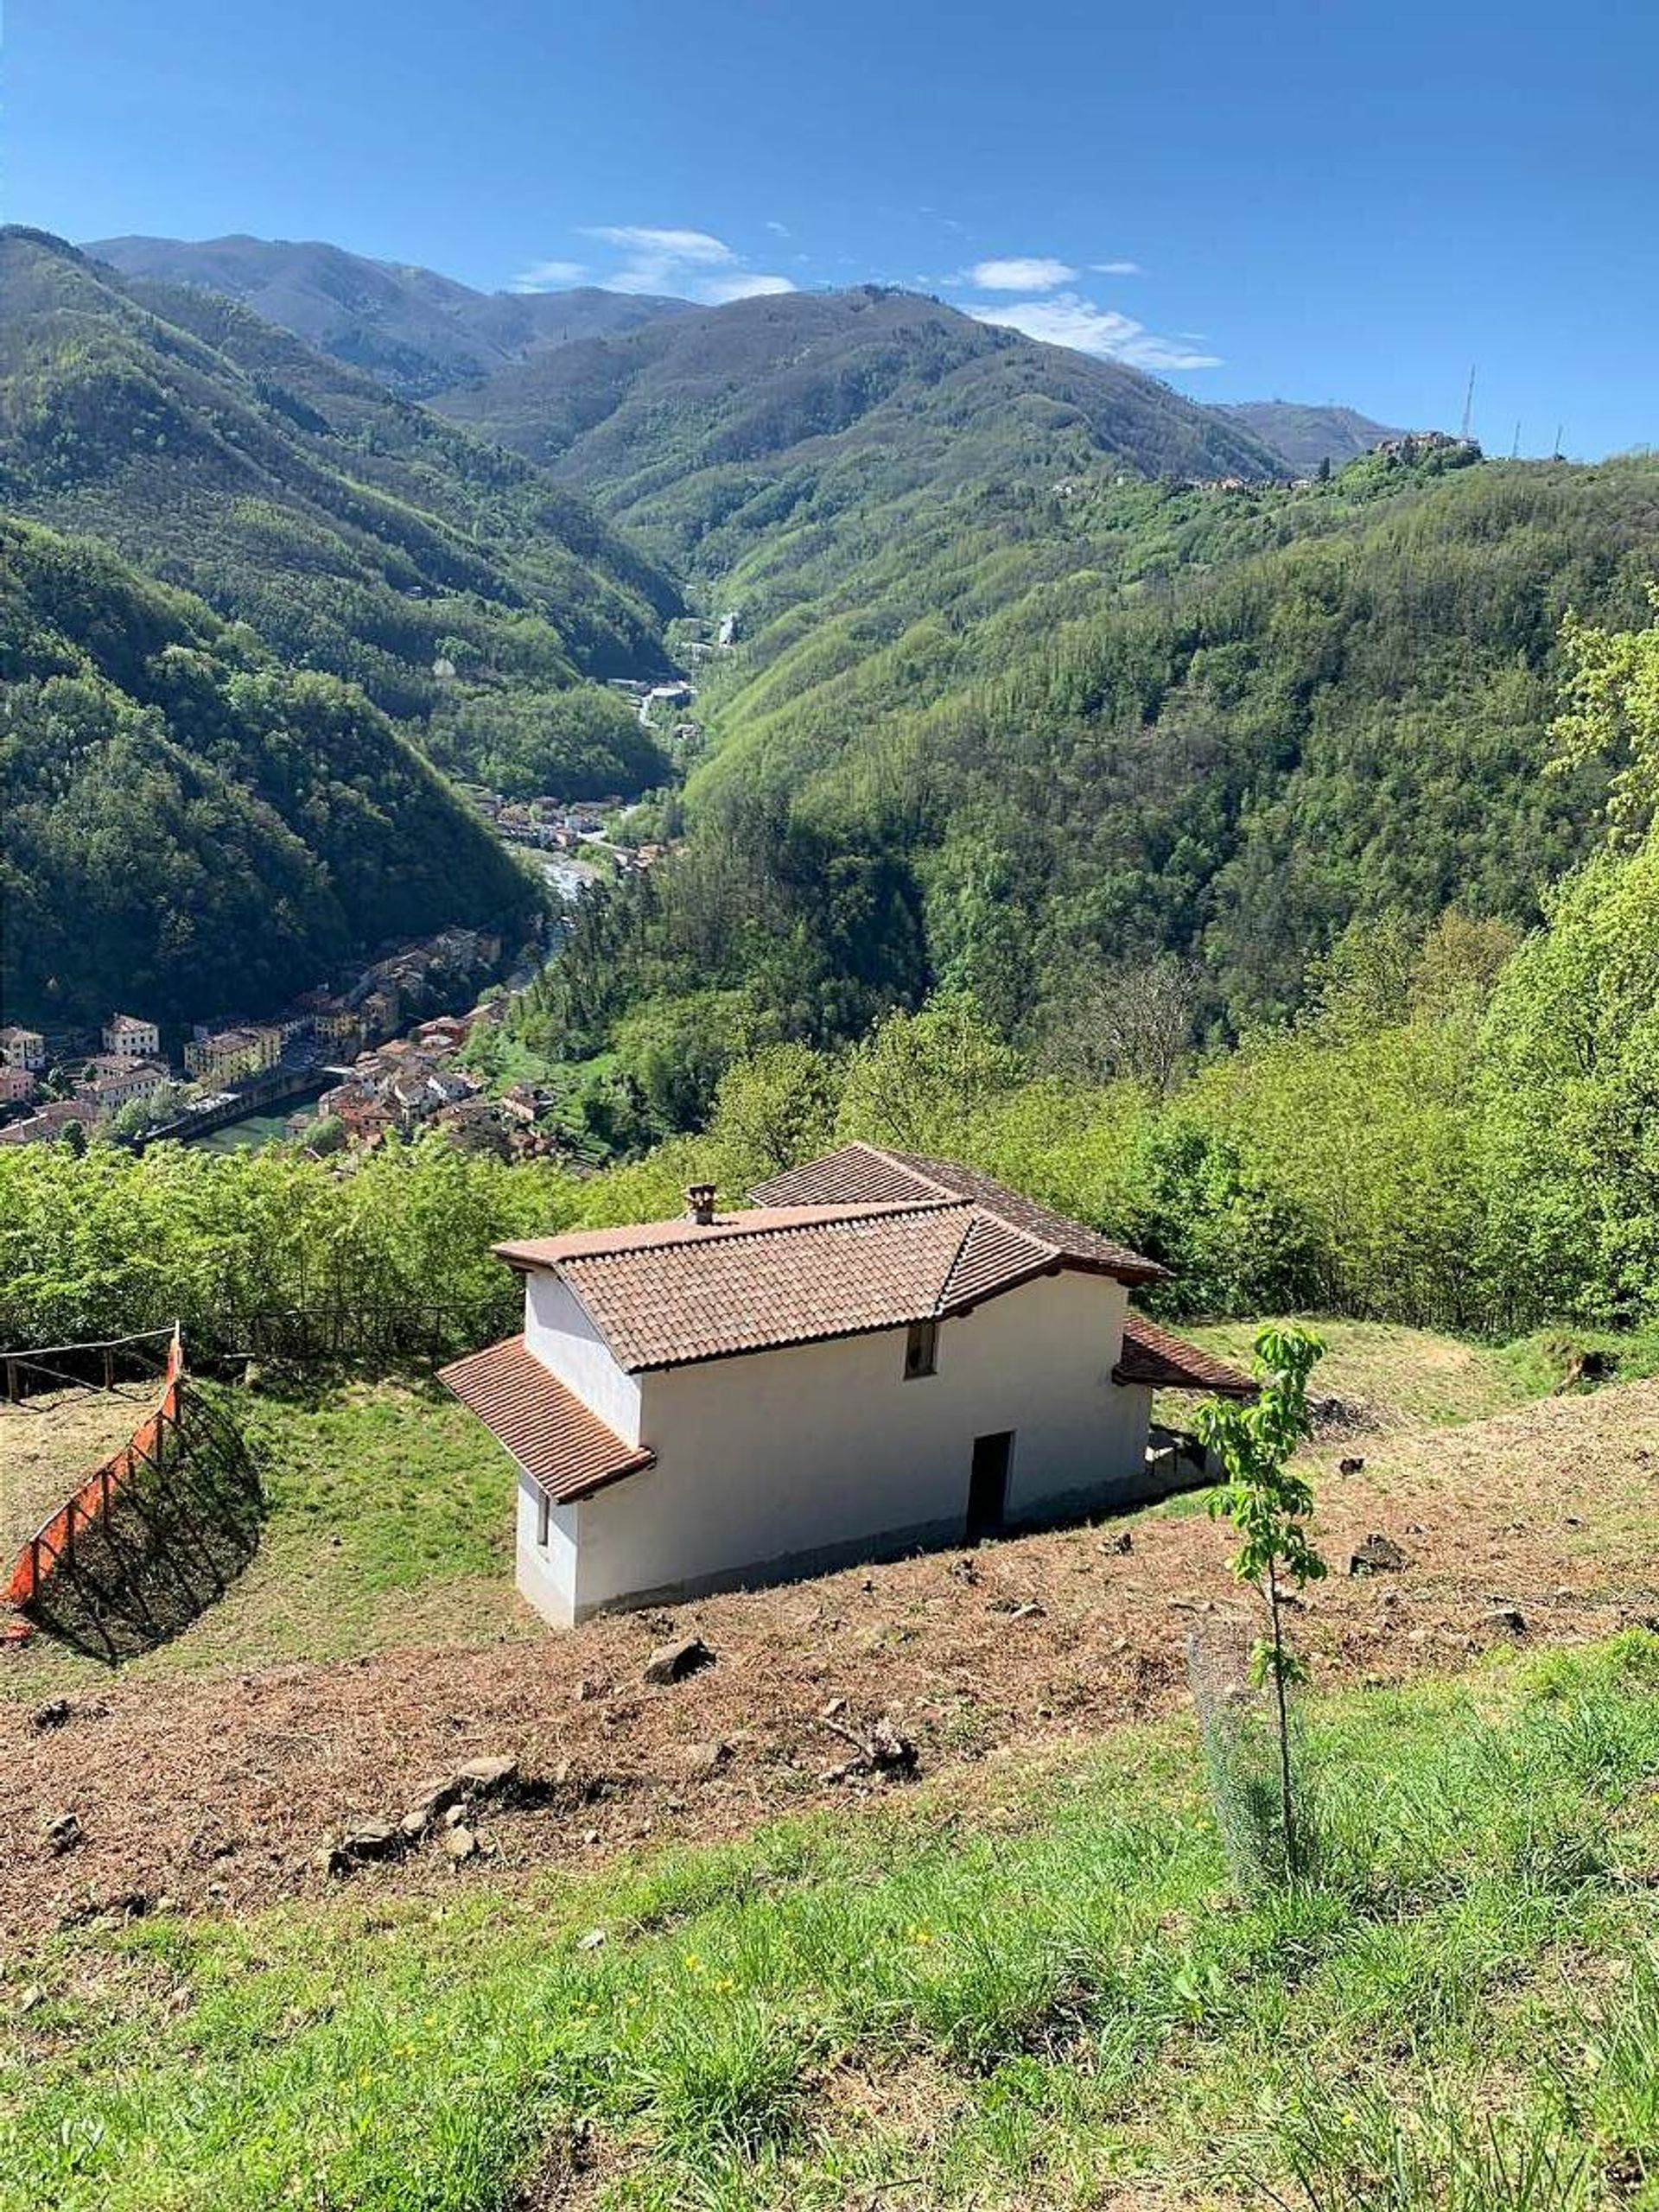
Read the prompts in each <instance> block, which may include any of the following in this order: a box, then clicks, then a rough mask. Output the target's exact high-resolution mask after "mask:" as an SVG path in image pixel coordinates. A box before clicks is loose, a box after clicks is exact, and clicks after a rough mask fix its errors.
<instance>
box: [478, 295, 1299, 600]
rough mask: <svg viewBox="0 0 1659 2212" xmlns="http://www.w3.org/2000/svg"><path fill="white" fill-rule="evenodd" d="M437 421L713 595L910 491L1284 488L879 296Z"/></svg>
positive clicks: (1230, 454)
mask: <svg viewBox="0 0 1659 2212" xmlns="http://www.w3.org/2000/svg"><path fill="white" fill-rule="evenodd" d="M435 405H437V406H438V407H439V408H440V409H441V410H442V411H443V412H445V413H447V414H448V415H451V416H454V417H455V418H456V419H457V420H459V421H463V422H467V423H474V424H476V425H477V426H478V427H479V428H480V429H483V430H486V431H487V432H489V433H490V434H491V435H493V436H495V437H498V438H499V439H501V440H502V441H503V442H504V443H505V444H507V445H509V446H512V447H513V448H515V449H516V450H517V451H518V452H521V453H524V454H529V455H530V456H531V458H532V459H533V460H536V461H543V462H545V463H547V464H548V465H549V466H550V467H551V468H552V469H553V471H554V473H555V474H557V475H558V476H560V477H562V478H563V479H565V480H568V481H569V482H570V483H573V484H577V485H580V486H582V487H583V488H584V489H586V490H588V491H590V492H591V493H592V494H593V496H594V499H596V500H597V501H598V503H599V505H601V507H602V508H603V510H604V512H606V513H607V515H609V516H611V517H613V518H614V519H615V520H616V521H618V522H620V523H621V524H623V525H624V526H626V528H627V529H628V530H629V531H631V532H632V533H633V534H634V535H636V536H637V537H639V540H640V542H641V543H644V544H645V545H648V546H650V547H652V549H653V550H655V551H657V552H658V554H659V555H661V556H662V557H664V559H666V560H669V561H671V562H672V563H675V564H677V565H678V566H681V567H683V568H685V569H688V570H689V571H690V573H692V574H694V575H696V576H698V577H700V578H707V579H723V578H724V577H725V576H726V575H727V574H728V572H729V571H730V570H731V569H733V568H734V565H735V564H736V563H738V562H739V561H741V558H742V557H743V556H744V555H745V554H746V553H747V552H748V551H750V550H752V549H753V548H754V547H756V546H758V545H760V544H762V543H772V542H774V541H775V540H776V538H777V537H779V535H780V534H785V533H788V532H791V531H798V530H800V529H802V528H804V527H810V526H815V525H816V526H822V527H825V528H828V529H830V530H841V529H844V528H851V529H854V530H859V529H861V528H868V527H871V526H874V527H880V523H879V522H878V520H877V518H880V517H883V516H886V515H889V514H892V515H893V518H894V519H895V520H896V512H894V503H895V502H898V501H901V500H902V499H905V498H906V496H907V495H909V494H911V493H914V492H916V491H918V490H919V489H927V488H932V489H940V488H944V487H950V486H963V485H971V484H976V483H978V482H981V481H983V480H991V479H995V480H1001V479H1009V480H1014V481H1017V482H1023V483H1043V484H1047V483H1050V482H1052V481H1053V480H1056V479H1058V478H1063V477H1065V476H1068V475H1071V474H1076V473H1079V472H1084V471H1090V470H1098V469H1100V468H1102V467H1103V466H1105V465H1107V464H1108V463H1109V464H1111V465H1112V466H1114V467H1116V468H1119V469H1121V470H1122V471H1124V472H1125V473H1127V474H1129V475H1133V476H1148V475H1156V474H1174V475H1180V476H1200V477H1205V476H1223V475H1238V476H1244V477H1250V478H1257V477H1260V478H1268V477H1272V476H1275V475H1281V474H1283V473H1284V463H1283V462H1282V461H1281V459H1280V458H1279V456H1278V455H1277V454H1274V453H1271V452H1269V451H1268V448H1266V447H1265V446H1264V445H1262V443H1261V442H1259V441H1258V440H1257V439H1255V437H1253V436H1252V435H1250V434H1249V431H1248V430H1246V429H1243V428H1242V427H1240V426H1239V425H1237V424H1236V423H1232V422H1230V421H1229V420H1228V419H1227V418H1226V417H1225V416H1222V415H1221V414H1219V413H1217V412H1216V411H1215V410H1211V409H1209V408H1205V407H1200V406H1198V405H1196V404H1194V403H1193V402H1192V401H1191V400H1188V399H1184V398H1182V397H1180V395H1179V393H1177V392H1174V391H1171V390H1170V389H1169V387H1168V386H1167V385H1162V384H1160V383H1159V382H1158V381H1157V380H1156V379H1155V378H1152V377H1149V376H1146V375H1143V374H1142V373H1141V372H1140V371H1139V370H1137V369H1131V368H1128V367H1125V366H1124V365H1122V363H1121V362H1116V361H1101V360H1095V359H1090V358H1089V357H1088V356H1086V355H1084V354H1081V353H1069V352H1067V351H1065V349H1063V348H1061V347H1058V346H1041V345H1039V344H1037V343H1036V342H1035V341H1034V340H1032V339H1029V338H1026V337H1023V336H1021V335H1020V333H1019V332H1017V331H1014V330H1006V329H997V328H993V327H990V326H989V325H988V324H985V323H982V322H976V321H974V320H973V319H972V318H971V317H970V316H968V315H961V314H959V313H958V312H957V310H956V309H955V308H948V307H944V306H942V305H941V304H940V303H939V302H938V301H937V300H930V299H924V298H921V297H918V296H917V295H916V294H914V293H911V292H900V291H893V290H889V289H884V288H882V287H879V286H874V285H865V286H861V287H859V288H858V289H855V290H852V291H847V292H831V293H790V294H787V295H784V296H767V297H763V298H759V299H750V300H739V301H735V302H732V303H731V304H730V305H728V306H726V307H721V308H706V309H702V310H701V311H698V312H695V313H689V314H682V315H673V316H671V317H666V318H664V319H663V320H661V321H658V322H655V323H653V324H652V325H650V326H649V327H647V328H645V329H643V330H638V331H633V332H630V333H628V334H626V335H624V336H621V337H616V338H605V339H590V340H584V341H582V342H580V343H577V344H574V345H569V346H560V347H558V348H557V349H556V350H555V351H553V352H550V353H542V354H539V355H537V356H536V357H535V358H533V359H530V360H527V361H524V362H523V363H521V364H519V365H517V366H515V367H512V368H510V369H506V370H504V371H502V372H500V373H499V375H497V376H495V377H493V378H489V379H488V380H487V381H486V382H485V383H484V384H483V385H479V386H477V387H475V388H470V389H467V390H462V391H456V392H453V393H448V394H445V395H442V396H440V397H439V398H438V399H437V400H436V401H435Z"/></svg>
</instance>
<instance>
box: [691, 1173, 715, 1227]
mask: <svg viewBox="0 0 1659 2212" xmlns="http://www.w3.org/2000/svg"><path fill="white" fill-rule="evenodd" d="M685 1210H686V1212H687V1213H688V1214H689V1215H690V1217H691V1219H692V1220H693V1221H695V1222H699V1223H701V1224H702V1227H703V1228H704V1229H707V1228H708V1227H709V1224H710V1223H711V1222H712V1221H713V1220H714V1217H715V1186H714V1185H713V1184H712V1183H690V1184H688V1185H687V1186H686V1192H685Z"/></svg>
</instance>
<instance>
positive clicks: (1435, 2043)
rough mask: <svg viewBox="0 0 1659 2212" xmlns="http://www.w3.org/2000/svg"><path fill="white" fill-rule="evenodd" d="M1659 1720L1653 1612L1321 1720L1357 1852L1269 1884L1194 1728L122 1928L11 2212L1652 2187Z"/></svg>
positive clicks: (1498, 2205)
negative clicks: (644, 1846)
mask: <svg viewBox="0 0 1659 2212" xmlns="http://www.w3.org/2000/svg"><path fill="white" fill-rule="evenodd" d="M1656 1692H1659V1639H1655V1638H1653V1637H1649V1636H1647V1635H1645V1634H1643V1633H1641V1632H1634V1633H1631V1634H1630V1635H1627V1636H1624V1637H1620V1638H1618V1639H1617V1640H1615V1641H1614V1642H1612V1643H1610V1644H1608V1645H1605V1646H1604V1647H1601V1648H1599V1649H1595V1650H1586V1651H1584V1652H1580V1653H1575V1654H1570V1655H1560V1654H1557V1655H1554V1656H1549V1657H1547V1658H1544V1659H1541V1660H1536V1661H1520V1660H1516V1659H1510V1660H1507V1661H1504V1662H1494V1663H1491V1664H1489V1665H1488V1666H1486V1667H1485V1668H1484V1669H1481V1670H1480V1671H1478V1673H1477V1674H1475V1675H1471V1676H1468V1677H1465V1678H1464V1679H1463V1680H1461V1681H1459V1682H1457V1683H1453V1684H1440V1685H1425V1686H1421V1687H1418V1688H1412V1689H1409V1690H1402V1691H1397V1692H1391V1693H1373V1694H1359V1695H1354V1696H1351V1697H1349V1698H1346V1699H1344V1700H1337V1701H1334V1702H1330V1703H1322V1702H1320V1701H1319V1700H1313V1701H1311V1704H1310V1712H1309V1736H1310V1742H1311V1745H1312V1746H1313V1751H1314V1753H1315V1755H1316V1756H1317V1757H1318V1758H1319V1761H1320V1763H1321V1770H1322V1771H1323V1772H1324V1773H1325V1775H1326V1776H1327V1777H1329V1778H1330V1783H1331V1786H1330V1787H1329V1788H1327V1789H1326V1792H1325V1796H1324V1798H1323V1799H1322V1820H1323V1821H1324V1823H1325V1831H1326V1833H1327V1834H1328V1836H1329V1838H1330V1839H1331V1842H1332V1854H1331V1856H1330V1857H1329V1859H1327V1866H1334V1867H1335V1868H1336V1869H1337V1870H1338V1872H1336V1873H1335V1874H1334V1875H1332V1877H1331V1878H1325V1879H1322V1880H1319V1881H1316V1882H1310V1883H1305V1884H1303V1885H1300V1886H1298V1887H1297V1888H1295V1889H1294V1890H1292V1891H1288V1892H1287V1893H1281V1894H1278V1895H1264V1896H1262V1897H1258V1898H1257V1899H1255V1901H1247V1900H1243V1899H1241V1898H1240V1897H1238V1895H1237V1894H1236V1891H1235V1890H1234V1888H1233V1886H1232V1885H1231V1883H1230V1880H1229V1878H1228V1873H1227V1868H1226V1865H1225V1860H1224V1854H1223V1851H1222V1847H1221V1843H1220V1840H1219V1838H1218V1836H1217V1832H1216V1829H1215V1827H1214V1824H1213V1821H1212V1820H1211V1815H1210V1813H1209V1811H1208V1808H1207V1798H1206V1795H1205V1789H1204V1787H1203V1781H1202V1774H1201V1768H1200V1764H1199V1759H1198V1751H1197V1747H1196V1745H1195V1743H1194V1741H1193V1738H1192V1734H1191V1732H1190V1731H1188V1730H1187V1729H1185V1728H1184V1727H1176V1726H1166V1727H1161V1728H1148V1729H1142V1730H1137V1731H1123V1732H1118V1733H1116V1734H1115V1735H1114V1736H1113V1737H1112V1738H1110V1739H1109V1743H1108V1744H1106V1745H1104V1746H1097V1747H1096V1748H1095V1749H1094V1750H1092V1751H1090V1753H1089V1754H1088V1755H1087V1756H1086V1757H1083V1756H1079V1757H1077V1758H1076V1759H1075V1760H1074V1761H1072V1762H1071V1763H1069V1764H1059V1765H1056V1764H1049V1765H1048V1766H1047V1767H1046V1768H1045V1769H1043V1770H1033V1772H1031V1773H1029V1774H1027V1775H1025V1776H1023V1777H1022V1776H1021V1775H1020V1774H1019V1773H1017V1772H1015V1771H1014V1770H1010V1769H1008V1768H1007V1767H1002V1768H1001V1769H999V1770H996V1771H995V1774H994V1773H993V1770H990V1769H986V1770H982V1774H981V1777H980V1781H979V1783H978V1785H977V1786H978V1789H979V1791H980V1795H979V1796H977V1797H976V1798H975V1799H974V1800H972V1801H971V1802H969V1801H963V1800H960V1799H958V1800H957V1801H954V1802H953V1801H951V1800H949V1799H947V1798H946V1797H944V1796H943V1795H942V1794H934V1793H931V1792H930V1791H929V1790H928V1789H926V1788H923V1789H918V1790H916V1791H914V1792H910V1793H906V1795H904V1796H901V1797H898V1798H895V1800H894V1801H893V1802H892V1803H891V1804H890V1805H889V1806H888V1807H887V1808H884V1809H882V1810H880V1811H878V1812H875V1813H873V1814H872V1815H869V1816H868V1817H866V1818H864V1819H862V1820H860V1821H838V1822H837V1821H829V1820H823V1821H809V1822H799V1823H791V1824H785V1825H776V1826H772V1827H766V1828H763V1829H761V1830H760V1831H758V1832H757V1833H755V1834H753V1835H752V1836H750V1837H748V1838H747V1839H746V1840H743V1841H741V1842H740V1843H735V1844H732V1845H728V1846H725V1847H721V1848H718V1849H715V1850H705V1851H702V1852H686V1853H673V1854H662V1855H658V1856H655V1857H652V1858H642V1859H639V1860H638V1861H636V1862H634V1863H632V1864H631V1865H624V1866H618V1867H614V1868H613V1869H612V1870H611V1871H609V1872H606V1873H603V1874H599V1875H592V1874H567V1873H564V1872H549V1873H548V1874H547V1875H546V1876H545V1877H544V1878H541V1879H539V1880H537V1882H535V1883H534V1884H532V1885H529V1886H527V1887H518V1888H512V1889H493V1888H491V1887H488V1886H486V1885H483V1884H477V1885H474V1883H472V1882H471V1881H461V1880H458V1881H457V1883H456V1885H455V1887H454V1891H453V1893H452V1894H451V1895H450V1896H448V1897H446V1898H444V1899H442V1900H440V1901H437V1902H434V1901H432V1900H431V1899H410V1898H404V1899H403V1900H401V1901H398V1902H396V1903H393V1904H386V1903H385V1901H384V1899H383V1898H378V1899H377V1900H376V1901H375V1902H373V1903H372V1904H369V1903H365V1902H363V1901H360V1900H359V1899H357V1898H354V1897H353V1896H352V1894H351V1893H350V1892H349V1891H346V1893H345V1894H344V1895H343V1896H342V1897H341V1898H340V1900H339V1901H337V1902H333V1903H330V1904H327V1906H324V1907H311V1908H308V1909H304V1910H302V1909H300V1908H297V1907H296V1908H291V1909H285V1910H278V1911H273V1912H270V1913H269V1914H267V1915H264V1916H261V1917H258V1918H257V1919H252V1920H250V1921H247V1922H245V1923H224V1922H219V1923H213V1922H202V1923H188V1924H186V1923H171V1922H162V1921H156V1922H140V1923H136V1924H133V1925H131V1926H129V1927H127V1928H124V1929H105V1930H99V1929H79V1930H76V1931H73V1932H71V1933H69V1934H66V1935H64V1936H60V1937H58V1938H55V1939H54V1940H53V1941H52V1942H48V1943H47V1944H45V1945H44V1946H43V1947H41V1948H39V1949H38V1950H37V1951H35V1953H33V1954H32V1955H29V1956H28V1957H26V1958H22V1959H20V1960H19V1961H16V1964H15V1966H14V1967H12V1968H11V1969H10V1971H9V1974H8V1976H7V1980H6V1982H5V1984H4V1986H3V1991H0V1995H3V1999H4V2001H3V2002H0V2020H3V2023H4V2025H3V2028H0V2050H3V2062H0V2101H3V2107H0V2110H3V2117H0V2143H4V2144H6V2145H9V2146H10V2147H9V2148H7V2149H6V2150H5V2151H4V2152H0V2206H3V2207H5V2208H6V2212H10V2209H11V2208H13V2207H16V2208H18V2212H22V2208H23V2207H25V2206H29V2207H36V2206H40V2205H42V2204H51V2205H53V2206H54V2207H55V2208H59V2212H161V2208H163V2207H165V2208H167V2212H178V2208H194V2207H198V2206H200V2207H203V2208H206V2207H208V2206H212V2207H213V2208H214V2209H215V2212H252V2209H253V2208H266V2207H277V2206H284V2207H286V2206H293V2205H296V2204H297V2205H303V2206H308V2207H311V2208H314V2212H325V2208H334V2209H335V2212H344V2208H346V2207H350V2208H352V2212H393V2208H396V2212H416V2209H417V2208H418V2212H505V2208H508V2207H511V2206H512V2205H513V2204H514V2203H515V2199H516V2194H517V2192H518V2190H519V2188H520V2185H521V2183H523V2181H524V2177H525V2176H526V2175H528V2174H530V2173H531V2172H532V2171H537V2170H538V2169H542V2170H544V2171H545V2170H550V2169H549V2162H550V2161H551V2164H552V2167H553V2168H556V2166H557V2164H558V2162H559V2160H560V2159H561V2158H563V2156H564V2155H565V2153H566V2150H567V2149H568V2150H569V2155H570V2157H572V2158H575V2156H576V2146H577V2145H586V2146H587V2147H586V2150H585V2152H583V2154H582V2155H585V2156H587V2157H588V2158H592V2159H594V2161H596V2164H595V2166H594V2171H593V2172H592V2173H591V2174H589V2175H588V2176H587V2177H584V2183H583V2186H584V2189H585V2190H588V2192H589V2193H590V2200H591V2201H593V2202H598V2203H602V2204H611V2205H615V2206H622V2205H626V2206H628V2207H630V2208H643V2209H644V2212H666V2208H670V2207H681V2206H691V2205H697V2206H720V2207H722V2208H725V2207H729V2208H732V2212H738V2208H760V2207H768V2208H771V2207H784V2206H788V2207H791V2208H793V2207H798V2206H800V2207H808V2208H814V2207H825V2208H827V2207H829V2206H832V2205H835V2206H844V2205H848V2204H861V2203H863V2202H866V2201H879V2202H880V2203H882V2204H883V2205H887V2204H896V2205H898V2206H900V2207H905V2206H908V2207H912V2208H915V2207H920V2206H934V2205H938V2206H953V2205H961V2206H967V2205H969V2204H973V2205H975V2206H978V2207H988V2206H995V2205H1007V2206H1013V2205H1016V2204H1027V2203H1032V2202H1043V2203H1045V2204H1052V2205H1057V2206H1068V2207H1071V2206H1075V2207H1078V2208H1081V2207H1083V2206H1084V2205H1094V2204H1099V2203H1102V2202H1110V2201H1122V2200H1127V2199H1132V2200H1133V2201H1134V2202H1135V2203H1137V2204H1147V2205H1152V2204H1159V2203H1172V2204H1173V2203H1176V2202H1180V2203H1187V2202H1193V2203H1217V2202H1236V2203H1241V2204H1243V2203H1249V2204H1262V2203H1264V2202H1269V2201H1273V2200H1275V2199H1276V2200H1277V2201H1279V2202H1283V2203H1286V2204H1296V2205H1300V2206H1304V2207H1307V2208H1310V2209H1311V2212H1325V2208H1327V2207H1329V2208H1338V2207H1341V2208H1344V2212H1373V2208H1376V2212H1382V2208H1384V2207H1386V2208H1389V2212H1578V2208H1579V2207H1580V2206H1589V2205H1592V2204H1597V2203H1600V2202H1604V2201H1607V2202H1611V2201H1613V2196H1614V2194H1615V2193H1617V2195H1618V2201H1620V2202H1631V2203H1637V2204H1640V2203H1642V2202H1652V2201H1653V2191H1654V2188H1655V2184H1654V2183H1652V2182H1650V2181H1649V2178H1648V2176H1649V2164H1650V2162H1652V2161H1653V2160H1654V2158H1655V2155H1656V2145H1659V2088H1655V2086H1654V2085H1655V2082H1656V2080H1659V1980H1656V1976H1655V1973H1654V1969H1653V1967H1652V1965H1651V1963H1650V1961H1649V1951H1648V1948H1647V1947H1648V1946H1649V1943H1650V1942H1652V1940H1653V1939H1654V1937H1655V1936H1656V1932H1659V1930H1656V1910H1655V1903H1654V1895H1655V1893H1654V1890H1653V1887H1652V1876H1653V1873H1654V1870H1655V1868H1656V1866H1659V1808H1656V1803H1655V1800H1654V1797H1653V1794H1652V1791H1651V1789H1650V1786H1649V1778H1650V1777H1652V1776H1653V1775H1654V1774H1655V1773H1656V1771H1659V1694H1656ZM594 1936H599V1937H601V1939H602V1940H600V1941H597V1942H595V1941H594ZM1656 2171H1659V2169H1656ZM877 2191H880V2197H879V2199H874V2198H873V2192H877Z"/></svg>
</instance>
